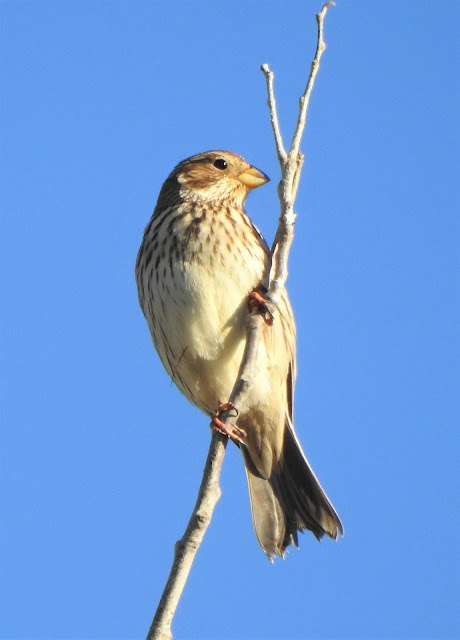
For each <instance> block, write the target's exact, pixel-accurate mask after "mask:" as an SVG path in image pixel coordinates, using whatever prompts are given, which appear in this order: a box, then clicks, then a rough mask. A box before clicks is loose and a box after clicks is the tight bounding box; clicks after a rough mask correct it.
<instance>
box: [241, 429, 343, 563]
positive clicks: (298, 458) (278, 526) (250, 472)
mask: <svg viewBox="0 0 460 640" xmlns="http://www.w3.org/2000/svg"><path fill="white" fill-rule="evenodd" d="M242 451H243V457H244V460H245V466H246V474H247V478H248V485H249V495H250V500H251V510H252V519H253V523H254V530H255V533H256V537H257V539H258V541H259V544H260V546H261V547H262V549H263V550H264V551H265V553H266V554H267V556H268V557H269V559H271V558H272V556H274V555H279V556H281V557H284V554H285V551H286V548H287V547H288V546H289V545H290V544H294V545H295V546H298V539H297V533H298V532H299V531H303V530H304V529H308V530H309V531H311V532H312V533H313V534H314V535H315V536H316V538H317V539H318V540H320V539H321V538H322V537H323V535H324V534H326V535H327V536H329V537H330V538H333V539H334V540H335V539H337V536H338V535H339V534H341V535H343V527H342V523H341V521H340V518H339V516H338V515H337V512H336V511H335V509H334V507H333V506H332V504H331V502H330V500H329V498H328V497H327V495H326V493H325V492H324V490H323V488H322V487H321V485H320V483H319V482H318V479H317V478H316V476H315V474H314V472H313V470H312V468H311V466H310V464H309V463H308V461H307V459H306V457H305V455H304V453H303V451H302V448H301V446H300V444H299V441H298V440H297V437H296V435H295V433H294V430H293V428H292V426H291V424H290V421H289V422H288V424H287V425H286V429H285V436H284V446H283V452H282V456H281V459H280V461H279V462H278V464H277V465H276V466H275V468H274V470H273V472H272V474H271V476H270V478H268V479H266V478H263V477H262V476H261V475H260V473H259V472H258V471H257V469H256V467H255V465H254V464H253V463H252V460H251V458H250V456H249V452H248V451H247V449H245V448H242Z"/></svg>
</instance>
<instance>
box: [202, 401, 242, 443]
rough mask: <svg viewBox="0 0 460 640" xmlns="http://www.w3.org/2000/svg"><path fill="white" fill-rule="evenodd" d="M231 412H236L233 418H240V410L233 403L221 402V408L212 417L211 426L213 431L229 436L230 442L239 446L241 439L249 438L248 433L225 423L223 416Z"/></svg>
mask: <svg viewBox="0 0 460 640" xmlns="http://www.w3.org/2000/svg"><path fill="white" fill-rule="evenodd" d="M231 411H233V412H235V413H234V416H233V417H235V418H236V417H237V416H238V409H237V408H236V407H235V406H233V404H232V403H231V402H224V403H222V402H219V408H218V409H217V411H216V413H215V414H214V415H213V416H212V418H211V425H210V426H211V429H214V430H215V431H219V433H223V434H224V435H225V436H228V437H229V438H230V440H232V441H233V442H235V443H236V444H239V443H240V442H241V441H242V440H241V438H247V433H246V431H244V430H243V429H240V428H239V427H237V426H233V425H226V424H225V422H224V421H223V420H221V416H222V414H224V413H228V414H229V415H230V412H231Z"/></svg>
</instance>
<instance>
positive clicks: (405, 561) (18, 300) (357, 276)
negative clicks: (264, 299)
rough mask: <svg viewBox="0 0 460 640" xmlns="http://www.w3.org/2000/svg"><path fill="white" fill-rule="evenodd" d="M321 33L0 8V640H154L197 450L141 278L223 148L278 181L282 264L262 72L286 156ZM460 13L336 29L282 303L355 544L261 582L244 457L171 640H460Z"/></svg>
mask: <svg viewBox="0 0 460 640" xmlns="http://www.w3.org/2000/svg"><path fill="white" fill-rule="evenodd" d="M320 7H321V2H320V1H316V0H315V1H312V0H298V1H297V0H295V1H294V0H292V1H291V0H287V1H286V2H283V3H280V2H262V1H260V2H257V1H255V0H252V1H250V2H215V1H209V0H205V1H203V0H201V1H200V2H185V1H176V2H166V1H165V0H163V1H162V2H156V1H146V0H145V1H140V0H133V1H131V2H128V1H127V0H126V1H123V2H122V1H115V0H106V1H100V0H99V1H89V0H83V1H75V0H73V1H54V2H52V1H45V0H43V1H41V0H30V1H22V0H3V1H2V2H1V3H0V14H1V34H0V61H1V62H0V65H1V67H0V69H1V77H0V80H1V86H2V96H3V97H2V100H1V138H2V150H1V182H2V185H1V210H2V214H1V273H2V276H1V284H2V293H1V296H2V302H3V304H2V321H1V329H2V330H1V357H2V376H3V379H2V384H1V390H2V414H1V419H2V434H1V443H2V444H1V449H2V452H1V493H0V499H1V504H0V510H1V521H2V524H1V526H0V549H1V566H0V581H1V582H0V607H1V610H0V620H1V622H0V636H1V637H2V638H34V639H40V640H41V639H48V638H64V637H66V638H67V637H68V638H74V639H89V638H92V639H95V638H123V639H133V640H134V639H137V638H142V637H144V636H145V634H146V632H147V629H148V627H149V624H150V622H151V618H152V615H153V612H154V610H155V607H156V604H157V601H158V598H159V595H160V593H161V590H162V587H163V584H164V581H165V579H166V576H167V573H168V570H169V566H170V563H171V558H172V552H173V544H174V542H175V541H176V540H177V539H178V538H179V537H180V536H181V535H182V532H183V530H184V527H185V524H186V522H187V519H188V517H189V514H190V511H191V508H192V506H193V504H194V501H195V497H196V491H197V488H198V485H199V482H200V478H201V471H202V467H203V463H204V459H205V455H206V451H207V448H208V443H209V438H210V432H209V429H208V426H207V423H208V420H207V419H206V418H204V417H203V416H202V415H201V414H200V413H199V412H198V410H196V409H194V408H193V407H191V406H190V405H189V404H188V403H187V401H186V400H185V399H184V398H183V397H181V396H180V394H179V392H178V391H177V390H176V389H175V388H174V387H173V386H172V385H171V382H170V381H169V379H168V377H167V375H166V374H165V373H164V371H163V370H162V367H161V365H160V362H159V360H158V359H157V356H156V354H155V352H154V349H153V347H152V345H151V342H150V338H149V335H148V331H147V327H146V324H145V321H144V319H143V317H142V314H141V311H140V309H139V307H138V302H137V294H136V289H135V283H134V261H135V257H136V253H137V249H138V246H139V243H140V240H141V235H142V232H143V229H144V226H145V225H146V224H147V222H148V219H149V217H150V215H151V212H152V210H153V207H154V205H155V201H156V197H157V194H158V190H159V188H160V186H161V184H162V182H163V180H164V179H165V177H166V176H167V174H168V173H169V171H170V170H171V168H172V167H173V166H174V164H175V163H176V162H178V161H179V160H181V159H183V158H185V157H187V156H189V155H191V154H193V153H196V152H200V151H204V150H206V149H210V148H211V149H212V148H223V149H230V150H232V151H235V152H238V153H240V154H242V155H243V156H245V157H246V158H247V159H248V160H249V161H250V162H252V163H253V164H255V165H256V166H257V167H259V168H260V169H262V170H263V171H264V172H266V173H267V174H268V175H269V176H271V178H272V182H271V183H270V184H269V185H267V186H266V187H263V188H261V189H259V190H257V191H256V192H255V193H253V194H252V195H251V197H250V198H249V200H248V205H247V208H248V211H249V212H250V214H251V216H252V217H253V219H254V220H255V222H256V224H257V225H258V226H259V227H260V228H261V229H262V231H263V232H264V234H265V235H266V237H267V239H269V240H271V239H272V236H273V232H274V229H275V226H276V221H277V217H278V203H277V199H276V184H277V181H278V177H279V169H278V166H277V160H276V155H275V150H274V145H273V140H272V135H271V129H270V123H269V118H268V113H267V109H266V104H265V102H266V94H265V83H264V78H263V76H262V74H261V72H260V71H259V66H260V64H262V63H264V62H268V63H269V64H270V65H271V66H272V68H273V70H274V71H275V72H276V78H275V83H276V91H277V96H278V103H279V109H280V114H281V125H282V129H283V133H284V134H285V137H287V135H288V134H290V133H291V132H292V128H293V126H294V121H295V117H296V113H297V99H298V96H299V95H300V93H301V92H302V90H303V87H304V84H305V81H306V76H307V71H308V69H309V65H310V62H311V59H312V56H313V52H314V47H315V38H316V26H315V21H314V14H315V13H316V12H317V11H318V10H319V9H320ZM459 13H460V12H459V3H458V2H455V1H450V2H447V1H446V2H442V1H428V0H427V1H423V0H419V1H417V2H415V1H412V2H410V1H408V0H398V1H397V2H396V1H392V0H385V1H383V0H382V1H378V0H373V1H372V2H370V1H367V2H358V1H357V0H356V1H349V2H342V1H341V0H339V1H338V6H337V7H336V8H333V9H331V10H330V11H329V14H328V16H327V22H326V33H325V35H326V41H327V44H328V48H327V51H326V53H325V55H324V57H323V63H322V66H321V69H320V73H319V76H318V79H317V83H316V86H315V89H314V93H313V96H312V102H311V108H310V111H309V115H308V124H307V132H306V136H305V138H304V142H303V150H304V152H305V154H306V162H305V169H304V172H303V176H302V182H301V186H300V192H299V197H298V201H297V207H296V209H297V212H298V214H299V215H298V223H297V227H296V238H295V244H294V248H293V251H292V259H291V262H290V278H289V281H288V286H289V290H290V293H291V297H292V301H293V305H294V309H295V312H296V318H297V323H298V334H299V341H298V342H299V345H298V349H299V379H298V386H297V398H296V423H297V430H298V432H299V436H300V439H301V440H302V442H303V444H304V446H305V449H306V450H307V452H308V455H309V458H310V459H311V461H312V464H313V466H314V468H315V470H316V472H317V474H318V476H319V478H320V479H321V481H322V483H323V484H324V486H325V488H326V490H327V491H328V493H329V495H330V496H331V498H332V500H333V502H334V504H335V506H336V507H337V509H338V511H339V513H340V515H341V517H342V519H343V522H344V526H345V531H346V535H345V537H344V538H343V539H342V540H340V541H339V542H337V543H334V542H332V541H330V540H324V541H323V542H322V543H321V544H318V543H317V542H316V541H315V539H314V538H313V536H311V535H310V534H306V535H304V536H302V537H301V539H300V547H301V548H300V550H299V551H297V550H295V549H294V550H292V551H290V553H289V555H288V557H287V559H286V560H285V561H284V562H283V561H278V562H276V563H275V565H274V566H271V565H270V564H269V563H268V562H267V560H266V558H265V557H264V555H263V553H262V552H261V550H260V549H259V547H258V545H257V543H256V540H255V537H254V533H253V530H252V525H251V519H250V512H249V505H248V497H247V488H246V481H245V477H244V471H243V465H242V461H241V459H240V456H239V454H238V452H237V450H236V449H235V448H234V447H229V449H228V453H227V456H226V460H225V464H224V470H223V475H222V490H223V495H222V499H221V501H220V502H219V504H218V506H217V508H216V511H215V516H214V519H213V522H212V524H211V526H210V528H209V530H208V533H207V536H206V538H205V541H204V544H203V546H202V548H201V549H200V551H199V553H198V556H197V559H196V563H195V565H194V567H193V570H192V573H191V576H190V579H189V582H188V584H187V587H186V589H185V592H184V595H183V598H182V601H181V604H180V607H179V610H178V612H177V616H176V619H175V624H174V632H175V638H178V639H179V638H182V639H184V640H188V639H198V638H207V639H210V640H211V639H213V640H218V639H220V638H222V639H225V638H233V639H236V638H238V639H239V640H250V639H251V640H259V639H265V638H267V639H269V638H273V639H275V638H276V639H280V640H281V639H283V640H290V639H301V638H302V639H303V638H337V639H338V638H347V639H352V638H411V639H416V638H441V639H443V638H453V637H457V631H456V626H455V622H456V620H455V608H456V603H457V601H458V583H456V581H455V576H456V571H457V567H458V565H457V567H456V561H457V552H458V542H457V538H458V530H459V524H460V523H459V520H458V517H457V516H456V515H455V509H456V508H458V497H457V494H458V482H456V475H455V471H454V461H455V458H456V451H457V446H458V440H457V425H456V424H455V415H454V406H455V404H457V406H458V395H457V393H456V387H457V388H458V382H459V375H458V373H459V372H458V354H459V349H458V346H459V342H458V333H457V330H458V329H457V327H456V326H455V322H456V321H457V320H458V311H459V300H458V286H456V282H455V281H456V280H457V285H458V271H459V262H458V241H459V234H458V231H459V229H458V216H459V207H458V205H459V199H458V189H457V182H456V181H457V180H458V160H459V153H458V149H459V120H458V112H459V111H458V109H459V101H458V88H459V87H458V75H457V72H458V62H459V60H458V46H457V45H458V24H459V17H460V15H459ZM456 318H457V320H456ZM457 418H458V416H457ZM457 513H458V511H457ZM457 622H458V621H457ZM457 628H458V627H457Z"/></svg>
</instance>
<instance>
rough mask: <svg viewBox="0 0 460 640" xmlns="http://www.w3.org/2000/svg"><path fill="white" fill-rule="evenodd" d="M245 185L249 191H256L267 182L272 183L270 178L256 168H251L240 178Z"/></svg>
mask: <svg viewBox="0 0 460 640" xmlns="http://www.w3.org/2000/svg"><path fill="white" fill-rule="evenodd" d="M238 177H239V179H240V180H241V182H242V183H243V184H245V185H246V186H247V187H248V188H249V189H255V188H256V187H260V186H262V185H263V184H265V183H266V182H270V178H269V177H268V176H266V175H265V173H262V171H259V169H256V168H255V167H249V169H245V170H244V171H243V172H242V173H240V175H239V176H238Z"/></svg>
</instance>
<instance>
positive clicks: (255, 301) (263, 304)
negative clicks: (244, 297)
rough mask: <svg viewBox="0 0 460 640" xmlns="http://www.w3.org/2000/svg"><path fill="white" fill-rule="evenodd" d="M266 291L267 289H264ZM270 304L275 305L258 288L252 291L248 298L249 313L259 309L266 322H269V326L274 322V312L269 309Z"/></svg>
mask: <svg viewBox="0 0 460 640" xmlns="http://www.w3.org/2000/svg"><path fill="white" fill-rule="evenodd" d="M263 291H265V289H263ZM269 305H271V306H273V304H272V303H271V302H270V300H268V299H267V298H264V297H263V295H262V294H261V293H260V291H258V290H257V289H254V291H251V293H250V294H249V300H248V309H249V313H251V312H252V311H255V310H256V309H257V310H258V311H259V313H260V314H261V315H263V317H264V320H265V324H268V326H269V327H271V326H272V324H273V319H274V316H273V313H272V311H270V309H269Z"/></svg>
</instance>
